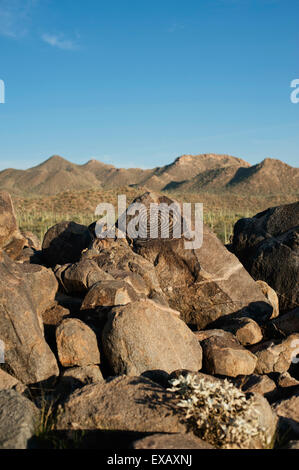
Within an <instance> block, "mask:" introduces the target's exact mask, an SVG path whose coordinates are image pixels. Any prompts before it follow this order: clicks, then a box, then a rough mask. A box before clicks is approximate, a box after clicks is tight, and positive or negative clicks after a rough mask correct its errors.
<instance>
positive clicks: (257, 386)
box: [235, 374, 276, 398]
mask: <svg viewBox="0 0 299 470" xmlns="http://www.w3.org/2000/svg"><path fill="white" fill-rule="evenodd" d="M235 384H236V385H237V386H239V387H241V389H242V390H243V392H246V393H259V394H261V395H264V396H265V397H266V398H268V397H271V396H274V392H276V384H275V382H274V381H273V380H271V379H270V377H268V376H267V375H257V374H252V375H248V376H246V377H240V378H239V379H237V381H236V382H235Z"/></svg>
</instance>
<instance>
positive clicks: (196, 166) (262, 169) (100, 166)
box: [0, 154, 299, 196]
mask: <svg viewBox="0 0 299 470" xmlns="http://www.w3.org/2000/svg"><path fill="white" fill-rule="evenodd" d="M124 186H134V187H146V188H148V189H151V190H155V191H168V192H182V193H197V192H199V191H208V192H215V191H216V192H219V191H220V192H223V191H228V190H229V191H231V192H239V191H242V192H243V193H250V192H252V191H255V192H262V193H263V194H273V193H282V194H283V193H294V194H297V193H298V188H299V169H298V168H293V167H291V166H289V165H287V164H285V163H283V162H282V161H280V160H274V159H270V158H267V159H265V160H263V161H262V162H261V163H259V164H257V165H253V166H251V165H250V164H249V163H247V162H246V161H244V160H242V159H240V158H236V157H232V156H230V155H217V154H202V155H182V156H180V157H178V158H177V159H176V160H175V161H174V162H172V163H170V164H168V165H165V166H163V167H157V168H153V169H146V170H144V169H140V168H129V169H125V168H116V167H115V166H113V165H109V164H106V163H102V162H100V161H97V160H90V161H89V162H87V163H85V164H83V165H77V164H74V163H71V162H69V161H67V160H65V159H64V158H62V157H60V156H58V155H54V156H53V157H51V158H49V159H48V160H46V161H45V162H43V163H41V164H40V165H37V166H35V167H33V168H29V169H27V170H15V169H6V170H3V171H1V172H0V188H1V189H6V190H8V191H9V192H11V193H12V194H14V195H19V196H21V195H25V194H32V195H34V194H35V195H37V194H38V195H41V196H49V195H55V194H59V193H61V192H65V191H67V190H69V191H83V190H87V189H101V188H102V189H104V190H109V189H117V188H119V187H124Z"/></svg>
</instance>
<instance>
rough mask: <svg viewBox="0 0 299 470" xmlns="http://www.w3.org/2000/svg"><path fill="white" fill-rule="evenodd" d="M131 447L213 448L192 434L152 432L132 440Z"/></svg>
mask: <svg viewBox="0 0 299 470" xmlns="http://www.w3.org/2000/svg"><path fill="white" fill-rule="evenodd" d="M132 448H133V449H174V450H175V449H214V447H213V446H212V445H211V444H209V443H208V442H206V441H203V440H202V439H199V438H198V437H196V436H194V435H193V434H191V433H190V434H152V435H151V436H147V437H144V438H143V439H139V440H138V441H135V442H133V444H132Z"/></svg>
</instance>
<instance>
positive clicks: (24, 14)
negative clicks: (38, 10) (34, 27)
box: [0, 0, 39, 38]
mask: <svg viewBox="0 0 299 470" xmlns="http://www.w3.org/2000/svg"><path fill="white" fill-rule="evenodd" d="M38 1H39V0H0V35H1V36H7V37H10V38H18V37H20V36H24V35H25V34H26V33H27V31H28V27H29V26H30V21H31V13H32V10H33V8H34V7H35V6H36V5H37V3H38Z"/></svg>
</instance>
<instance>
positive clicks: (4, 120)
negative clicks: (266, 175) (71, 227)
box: [0, 0, 299, 169]
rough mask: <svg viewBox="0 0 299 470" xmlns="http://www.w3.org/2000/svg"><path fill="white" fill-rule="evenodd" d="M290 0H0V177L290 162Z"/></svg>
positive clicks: (294, 127) (298, 23)
mask: <svg viewBox="0 0 299 470" xmlns="http://www.w3.org/2000/svg"><path fill="white" fill-rule="evenodd" d="M296 78H299V2H298V0H179V1H177V0H150V1H149V0H139V1H135V0H114V1H108V0H106V1H102V0H0V79H2V80H3V81H4V82H5V91H6V102H5V104H0V169H3V168H7V167H16V168H27V167H30V166H33V165H36V164H38V163H40V162H41V161H43V160H45V159H46V158H48V157H49V156H51V155H53V154H59V155H62V156H63V157H65V158H67V159H69V160H71V161H73V162H75V163H84V162H86V161H87V160H89V159H91V158H96V159H99V160H102V161H105V162H107V163H113V164H115V165H117V166H123V167H130V166H133V167H135V166H138V167H143V168H145V167H154V166H158V165H164V164H166V163H169V162H171V161H172V160H173V159H174V158H176V157H177V156H178V155H182V154H185V153H192V154H198V153H207V152H214V153H227V154H231V155H235V156H238V157H241V158H244V159H245V160H247V161H249V162H250V163H252V164H254V163H257V162H259V161H261V160H262V159H264V158H266V157H271V158H279V159H281V160H283V161H285V162H287V163H289V164H290V165H293V166H299V132H298V129H299V104H297V105H296V104H293V103H291V100H290V94H291V91H292V89H291V88H290V83H291V81H292V80H294V79H296Z"/></svg>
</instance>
